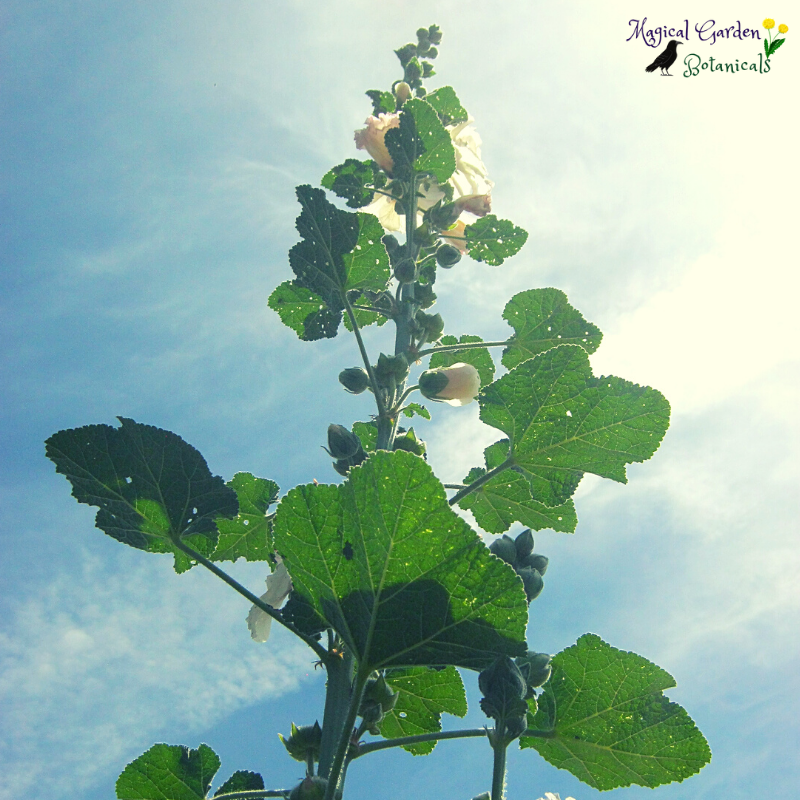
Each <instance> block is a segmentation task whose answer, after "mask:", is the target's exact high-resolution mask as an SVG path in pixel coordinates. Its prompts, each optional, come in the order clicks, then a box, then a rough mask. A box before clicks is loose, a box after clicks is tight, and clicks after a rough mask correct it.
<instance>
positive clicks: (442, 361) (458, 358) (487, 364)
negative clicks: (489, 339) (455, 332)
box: [430, 334, 494, 386]
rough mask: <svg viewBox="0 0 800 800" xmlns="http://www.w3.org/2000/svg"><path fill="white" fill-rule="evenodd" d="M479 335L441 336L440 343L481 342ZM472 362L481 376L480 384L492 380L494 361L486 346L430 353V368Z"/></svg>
mask: <svg viewBox="0 0 800 800" xmlns="http://www.w3.org/2000/svg"><path fill="white" fill-rule="evenodd" d="M482 341H483V339H481V337H480V336H469V335H468V334H465V335H464V336H462V337H461V338H460V339H456V337H455V336H442V339H441V342H440V344H442V345H453V344H467V343H469V342H482ZM458 363H464V364H472V366H473V367H475V369H477V370H478V374H479V375H480V377H481V385H482V386H487V385H488V384H490V383H491V382H492V381H493V380H494V361H492V356H491V355H490V354H489V348H488V347H476V348H474V349H470V350H450V351H447V352H445V353H437V352H434V353H433V354H432V355H431V361H430V368H431V369H437V368H439V367H451V366H452V365H453V364H458Z"/></svg>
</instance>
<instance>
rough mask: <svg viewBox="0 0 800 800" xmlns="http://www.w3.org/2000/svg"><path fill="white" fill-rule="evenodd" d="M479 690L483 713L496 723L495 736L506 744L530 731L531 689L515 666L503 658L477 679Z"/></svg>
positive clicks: (506, 657)
mask: <svg viewBox="0 0 800 800" xmlns="http://www.w3.org/2000/svg"><path fill="white" fill-rule="evenodd" d="M478 687H479V688H480V690H481V692H482V693H483V697H482V698H481V708H482V709H483V713H484V714H486V716H487V717H491V718H492V719H494V720H495V722H496V723H497V725H496V728H495V735H496V736H500V737H501V739H502V741H503V743H504V744H508V742H510V741H513V740H514V739H516V738H517V737H518V736H520V735H521V734H522V733H523V732H524V731H525V729H526V728H527V727H528V722H527V720H528V704H527V702H526V699H525V698H526V697H527V695H528V685H527V683H526V682H525V678H524V676H523V674H522V672H521V671H520V669H519V667H518V666H517V665H516V663H514V661H513V660H512V659H511V658H509V657H508V656H500V658H498V659H497V660H496V661H495V662H494V663H493V664H492V665H491V666H490V667H488V668H487V669H485V670H483V672H481V673H480V674H479V675H478Z"/></svg>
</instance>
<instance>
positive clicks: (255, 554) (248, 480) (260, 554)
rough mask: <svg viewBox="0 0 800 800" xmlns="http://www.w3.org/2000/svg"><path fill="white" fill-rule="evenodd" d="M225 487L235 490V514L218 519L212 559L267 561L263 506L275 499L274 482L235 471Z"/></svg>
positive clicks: (268, 541) (269, 533) (269, 547)
mask: <svg viewBox="0 0 800 800" xmlns="http://www.w3.org/2000/svg"><path fill="white" fill-rule="evenodd" d="M228 486H230V487H231V489H233V490H234V491H235V492H236V497H237V498H238V500H239V513H238V515H237V516H236V517H234V518H233V519H218V520H217V528H218V529H219V540H218V541H217V549H216V550H215V551H214V554H213V555H212V557H211V558H212V560H213V561H236V559H237V558H244V559H245V561H268V560H269V558H270V556H271V555H272V551H273V550H274V548H273V546H272V524H271V523H270V522H268V521H267V509H268V508H269V507H270V506H271V505H272V504H273V503H275V502H276V501H277V499H278V491H279V490H278V484H277V483H275V481H270V480H267V479H266V478H256V477H255V476H254V475H251V474H250V473H249V472H237V473H236V474H235V475H234V476H233V478H232V479H231V480H229V481H228Z"/></svg>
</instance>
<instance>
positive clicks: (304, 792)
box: [289, 775, 328, 800]
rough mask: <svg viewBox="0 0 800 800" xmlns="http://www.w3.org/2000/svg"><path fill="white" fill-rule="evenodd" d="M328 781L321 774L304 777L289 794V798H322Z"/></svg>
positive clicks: (308, 799) (297, 799)
mask: <svg viewBox="0 0 800 800" xmlns="http://www.w3.org/2000/svg"><path fill="white" fill-rule="evenodd" d="M327 786H328V781H327V780H326V779H325V778H320V777H319V775H309V776H308V777H306V778H304V779H303V780H302V781H301V782H300V783H299V784H297V786H295V787H294V789H292V791H291V793H290V794H289V800H322V799H323V797H325V789H326V788H327Z"/></svg>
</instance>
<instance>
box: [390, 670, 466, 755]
mask: <svg viewBox="0 0 800 800" xmlns="http://www.w3.org/2000/svg"><path fill="white" fill-rule="evenodd" d="M386 682H387V683H388V684H389V686H391V687H392V689H395V690H396V691H398V692H399V693H400V696H399V697H398V698H397V705H396V706H395V707H394V708H393V709H392V710H391V711H390V712H388V713H387V714H386V716H385V717H384V719H383V721H382V722H381V736H383V737H384V738H386V739H398V738H400V737H401V736H417V735H418V734H420V733H434V732H436V731H440V730H441V729H442V714H453V715H455V716H457V717H463V716H464V715H465V714H466V713H467V696H466V694H465V692H464V684H463V683H462V681H461V676H460V675H459V674H458V670H457V669H456V668H455V667H446V668H445V669H443V670H435V669H429V668H428V667H410V668H409V669H403V670H390V671H387V673H386ZM435 745H436V742H420V743H418V744H411V745H404V749H406V750H408V751H409V752H410V753H413V754H414V755H425V754H427V753H430V752H431V751H432V750H433V748H434V747H435Z"/></svg>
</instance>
